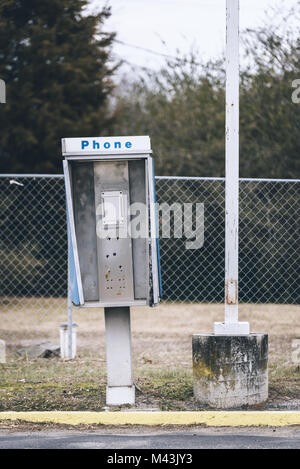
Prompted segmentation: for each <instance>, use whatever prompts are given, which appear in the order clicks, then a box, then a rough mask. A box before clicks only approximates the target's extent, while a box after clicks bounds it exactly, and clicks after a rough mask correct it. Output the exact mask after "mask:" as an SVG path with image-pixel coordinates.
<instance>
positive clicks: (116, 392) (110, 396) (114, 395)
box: [106, 386, 135, 405]
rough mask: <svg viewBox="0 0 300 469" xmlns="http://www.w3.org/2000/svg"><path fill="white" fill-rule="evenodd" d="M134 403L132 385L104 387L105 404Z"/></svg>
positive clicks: (133, 388)
mask: <svg viewBox="0 0 300 469" xmlns="http://www.w3.org/2000/svg"><path fill="white" fill-rule="evenodd" d="M134 403H135V387H134V386H107V387H106V404H107V405H123V404H130V405H134Z"/></svg>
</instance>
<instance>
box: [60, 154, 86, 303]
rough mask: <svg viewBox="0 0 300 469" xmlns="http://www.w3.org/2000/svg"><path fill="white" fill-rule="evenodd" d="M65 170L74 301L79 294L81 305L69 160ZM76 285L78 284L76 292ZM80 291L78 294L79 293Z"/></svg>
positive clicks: (81, 292) (80, 284) (81, 290)
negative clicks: (73, 275)
mask: <svg viewBox="0 0 300 469" xmlns="http://www.w3.org/2000/svg"><path fill="white" fill-rule="evenodd" d="M63 170H64V176H65V189H66V204H67V213H68V222H69V223H68V225H69V230H70V241H71V242H70V243H69V245H71V247H72V251H73V256H71V257H70V260H71V265H72V260H73V261H74V263H73V265H74V272H75V276H76V282H75V279H74V282H73V285H74V288H73V293H74V295H75V293H76V295H75V297H74V298H73V299H74V302H77V301H78V298H77V296H78V297H79V303H80V305H83V304H84V296H83V289H82V282H81V274H80V264H79V257H78V249H77V239H76V232H75V221H74V211H73V200H72V195H73V194H72V189H71V174H70V171H69V163H68V162H67V161H63ZM75 285H76V286H77V289H76V292H75V290H74V289H75ZM77 293H78V295H77Z"/></svg>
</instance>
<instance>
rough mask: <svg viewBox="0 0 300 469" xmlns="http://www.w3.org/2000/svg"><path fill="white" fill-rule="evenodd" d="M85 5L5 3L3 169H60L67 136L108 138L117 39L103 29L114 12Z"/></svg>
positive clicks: (34, 0)
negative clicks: (113, 48) (90, 11)
mask: <svg viewBox="0 0 300 469" xmlns="http://www.w3.org/2000/svg"><path fill="white" fill-rule="evenodd" d="M87 4H88V1H87V0H43V1H40V0H1V3H0V78H1V79H3V80H5V82H6V90H7V99H6V101H7V102H6V104H2V105H1V106H0V129H1V130H0V171H1V172H25V173H29V172H37V173H38V172H40V173H41V172H47V173H53V172H54V173H56V172H61V141H60V140H61V138H62V137H76V136H77V137H78V136H83V135H84V136H91V135H101V134H103V133H105V129H106V126H107V125H109V122H110V119H109V117H108V116H109V113H108V109H107V98H108V96H109V95H110V93H111V91H112V88H113V84H112V81H111V76H112V74H113V72H114V68H113V67H110V66H109V59H110V46H111V44H112V41H113V39H114V34H112V33H104V32H103V31H102V25H103V23H104V22H105V20H106V19H107V18H108V17H109V16H110V9H109V8H107V7H104V8H103V9H102V10H101V11H100V12H98V13H95V14H85V11H84V10H85V8H86V6H87Z"/></svg>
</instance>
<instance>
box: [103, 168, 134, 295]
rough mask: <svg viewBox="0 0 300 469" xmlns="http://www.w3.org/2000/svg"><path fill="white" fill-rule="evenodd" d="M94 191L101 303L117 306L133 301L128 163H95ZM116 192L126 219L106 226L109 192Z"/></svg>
mask: <svg viewBox="0 0 300 469" xmlns="http://www.w3.org/2000/svg"><path fill="white" fill-rule="evenodd" d="M94 190H95V207H96V233H97V251H98V278H99V288H100V301H102V302H107V303H109V302H112V303H114V304H115V303H116V302H120V304H123V303H124V301H125V300H126V301H133V300H134V290H133V267H132V243H131V239H130V237H129V236H128V216H127V214H128V210H129V204H130V197H129V178H128V162H127V161H125V162H123V161H116V162H112V161H109V162H108V161H102V162H95V163H94ZM117 191H119V192H120V197H121V198H122V201H124V200H125V206H126V210H124V216H125V219H123V220H122V221H120V220H119V221H118V222H117V224H115V223H113V222H112V223H111V224H107V223H105V219H104V218H103V204H104V200H105V197H106V196H107V197H109V196H110V194H109V193H111V194H112V193H113V192H117Z"/></svg>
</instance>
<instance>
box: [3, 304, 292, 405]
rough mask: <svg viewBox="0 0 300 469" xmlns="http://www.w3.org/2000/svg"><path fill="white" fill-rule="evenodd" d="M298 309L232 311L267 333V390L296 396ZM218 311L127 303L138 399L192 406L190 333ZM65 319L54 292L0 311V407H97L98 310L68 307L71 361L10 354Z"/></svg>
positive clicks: (52, 332) (101, 347) (53, 336)
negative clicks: (73, 328)
mask: <svg viewBox="0 0 300 469" xmlns="http://www.w3.org/2000/svg"><path fill="white" fill-rule="evenodd" d="M50 301H51V303H50ZM50 305H51V307H50ZM299 317H300V307H299V306H294V305H241V306H240V318H241V320H249V321H250V324H251V330H252V331H255V332H266V333H268V334H269V350H270V354H269V364H270V378H271V385H270V391H271V393H270V394H271V398H272V399H275V400H276V399H278V398H287V397H290V398H293V399H300V383H299V371H297V369H296V368H295V366H293V365H292V363H291V352H292V348H291V342H292V339H293V338H295V337H297V336H298V337H300V327H299V326H300V320H299ZM222 319H223V305H211V304H207V305H205V304H199V305H193V304H162V305H160V306H159V307H157V308H146V307H145V308H144V307H139V308H132V337H133V340H132V343H133V355H134V367H135V377H136V382H137V384H138V386H139V388H140V389H141V390H142V391H143V392H142V393H141V394H140V395H139V396H138V401H139V402H140V404H141V405H149V406H153V405H159V406H160V407H161V408H180V409H181V408H195V404H194V403H193V400H192V357H191V355H192V353H191V342H192V341H191V338H192V334H194V333H200V332H209V331H211V330H212V327H213V322H214V321H221V320H222ZM65 320H66V305H65V301H63V300H59V299H58V300H55V303H54V305H53V300H49V302H48V301H47V300H32V299H27V300H23V301H22V304H20V303H17V304H15V305H11V306H6V307H5V309H4V310H3V311H2V312H0V324H1V326H0V327H1V328H0V338H1V339H4V340H6V342H7V345H8V351H9V355H8V364H7V365H4V366H2V368H0V387H1V389H2V391H1V390H0V408H1V407H2V409H4V408H5V409H7V408H10V409H12V408H14V409H15V408H22V409H25V408H26V409H32V408H35V409H37V408H39V409H41V408H61V409H62V408H63V409H79V408H80V409H82V408H88V409H90V410H94V409H97V410H99V409H100V408H101V406H103V405H104V402H105V329H104V317H103V311H102V310H98V309H92V308H91V309H75V311H74V321H75V322H76V323H77V324H78V326H79V327H78V356H77V358H76V360H75V361H72V362H67V363H64V362H62V361H61V360H60V359H51V360H46V359H39V360H31V361H28V360H27V361H26V360H25V359H23V358H18V357H17V355H16V350H17V349H18V348H20V347H22V346H24V345H29V344H31V343H32V342H35V341H42V340H46V339H49V340H51V341H53V342H55V343H58V342H59V324H60V323H61V322H63V321H65ZM297 327H298V329H297ZM99 389H100V393H99ZM1 392H2V394H1ZM1 396H2V398H1ZM99 396H100V399H99ZM27 397H28V398H27Z"/></svg>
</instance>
